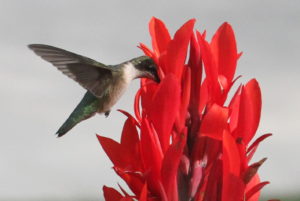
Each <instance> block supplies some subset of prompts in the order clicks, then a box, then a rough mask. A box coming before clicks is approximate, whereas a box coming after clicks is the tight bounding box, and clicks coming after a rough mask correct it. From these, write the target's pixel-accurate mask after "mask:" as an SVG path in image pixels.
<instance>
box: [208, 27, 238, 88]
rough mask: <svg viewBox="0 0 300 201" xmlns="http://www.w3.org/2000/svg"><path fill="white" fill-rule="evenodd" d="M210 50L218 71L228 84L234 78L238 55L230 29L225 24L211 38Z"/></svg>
mask: <svg viewBox="0 0 300 201" xmlns="http://www.w3.org/2000/svg"><path fill="white" fill-rule="evenodd" d="M211 50H212V53H213V55H214V58H215V61H216V64H217V66H218V69H219V75H224V76H225V77H226V78H227V81H228V82H229V83H230V82H231V81H232V79H233V77H234V74H235V70H236V64H237V59H238V53H237V48H236V42H235V36H234V32H233V29H232V27H231V26H230V25H229V24H228V23H227V22H225V23H224V24H223V25H222V26H220V28H219V29H218V30H217V32H216V33H215V35H214V36H213V38H212V42H211Z"/></svg>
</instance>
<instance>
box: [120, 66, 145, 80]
mask: <svg viewBox="0 0 300 201" xmlns="http://www.w3.org/2000/svg"><path fill="white" fill-rule="evenodd" d="M140 75H141V72H140V71H139V70H137V69H136V68H135V67H134V65H133V64H132V63H131V62H128V63H126V64H124V80H125V82H126V83H129V82H131V81H132V80H133V79H135V78H137V77H139V76H140Z"/></svg>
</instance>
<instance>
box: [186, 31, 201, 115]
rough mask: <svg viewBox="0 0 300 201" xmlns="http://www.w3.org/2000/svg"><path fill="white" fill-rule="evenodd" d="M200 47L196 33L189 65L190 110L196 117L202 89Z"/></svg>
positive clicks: (192, 42)
mask: <svg viewBox="0 0 300 201" xmlns="http://www.w3.org/2000/svg"><path fill="white" fill-rule="evenodd" d="M200 56H201V55H200V47H199V44H198V41H197V38H196V35H195V34H193V35H192V39H191V46H190V58H189V62H188V63H189V66H190V67H191V75H192V76H191V83H193V87H191V99H190V112H191V113H192V114H191V115H192V116H193V117H192V118H193V119H195V118H196V115H198V110H199V103H200V100H199V99H200V89H201V79H202V59H201V57H200Z"/></svg>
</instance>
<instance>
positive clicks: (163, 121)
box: [148, 74, 180, 153]
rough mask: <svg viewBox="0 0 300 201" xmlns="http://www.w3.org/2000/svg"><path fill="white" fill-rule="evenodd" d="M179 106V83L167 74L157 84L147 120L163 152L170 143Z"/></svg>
mask: <svg viewBox="0 0 300 201" xmlns="http://www.w3.org/2000/svg"><path fill="white" fill-rule="evenodd" d="M179 106H180V85H179V83H178V80H177V79H176V78H175V77H174V76H173V75H172V74H168V75H167V76H166V77H165V79H163V80H162V81H161V83H160V84H159V88H158V89H157V92H156V94H155V96H154V98H153V101H152V103H151V107H150V110H149V111H148V112H149V120H150V121H151V122H152V123H153V126H154V128H155V130H156V132H157V135H158V137H159V140H160V143H161V146H162V150H163V153H164V152H165V151H166V150H167V148H168V146H169V143H170V135H171V130H172V128H173V124H174V122H175V119H176V116H177V114H178V110H179Z"/></svg>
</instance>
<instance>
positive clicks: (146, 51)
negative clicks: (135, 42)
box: [138, 43, 154, 58]
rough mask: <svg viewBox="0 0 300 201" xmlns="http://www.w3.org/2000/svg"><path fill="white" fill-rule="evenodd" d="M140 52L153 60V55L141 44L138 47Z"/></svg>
mask: <svg viewBox="0 0 300 201" xmlns="http://www.w3.org/2000/svg"><path fill="white" fill-rule="evenodd" d="M138 47H139V48H140V49H141V50H143V52H144V53H145V55H147V56H148V57H151V58H153V57H154V53H153V52H152V51H151V50H150V49H149V48H148V47H147V46H146V45H144V44H143V43H140V46H138Z"/></svg>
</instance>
